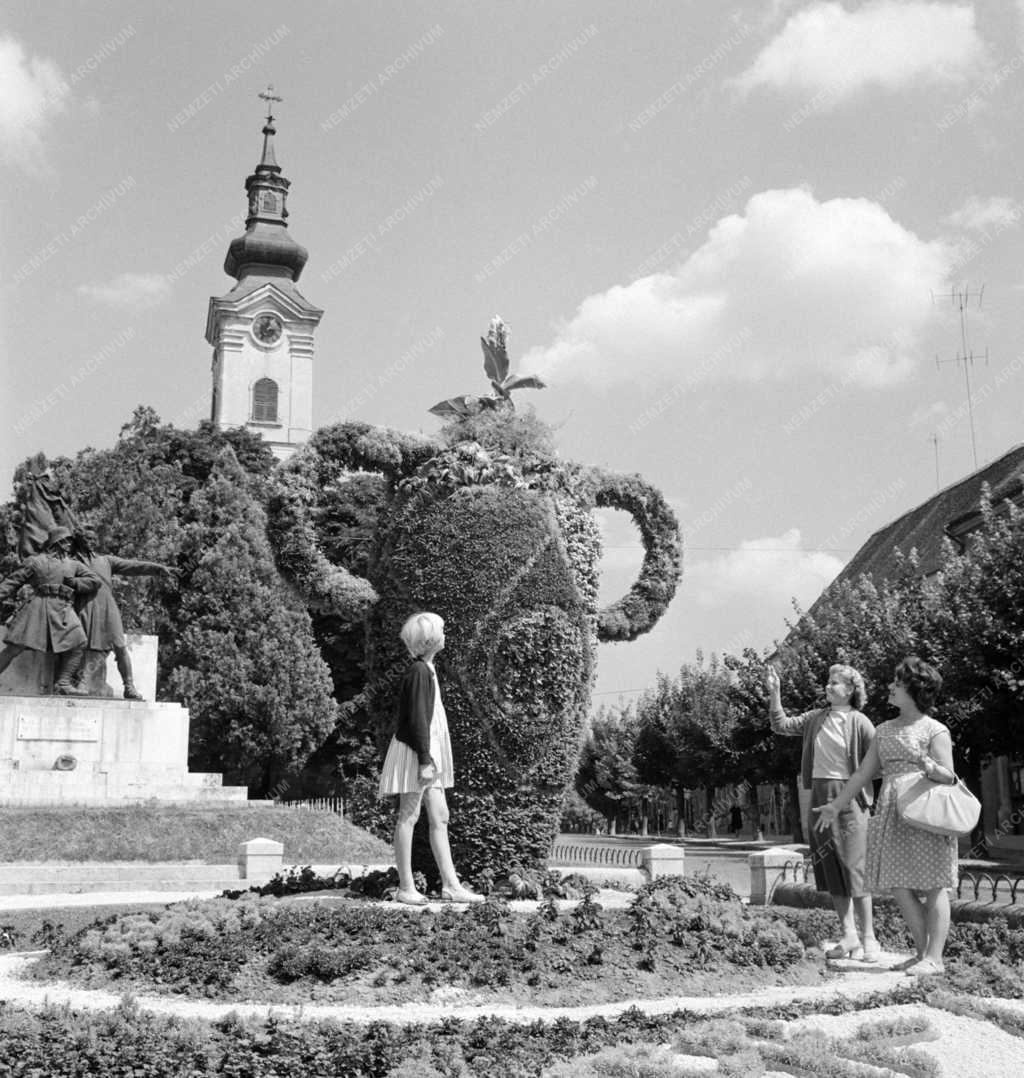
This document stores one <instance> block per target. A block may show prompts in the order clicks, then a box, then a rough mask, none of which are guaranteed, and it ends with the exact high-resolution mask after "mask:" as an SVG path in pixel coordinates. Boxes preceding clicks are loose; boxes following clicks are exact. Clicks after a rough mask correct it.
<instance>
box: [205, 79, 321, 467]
mask: <svg viewBox="0 0 1024 1078" xmlns="http://www.w3.org/2000/svg"><path fill="white" fill-rule="evenodd" d="M259 96H260V97H261V98H262V99H263V100H264V101H266V102H267V117H266V121H265V122H264V125H263V154H262V156H261V157H260V163H259V164H258V165H257V166H256V170H255V171H254V172H253V174H252V175H251V176H249V177H248V178H247V179H246V181H245V191H246V194H247V195H248V196H249V215H248V217H247V218H246V221H245V233H244V234H243V235H241V236H239V237H237V238H236V239H234V240H232V241H231V245H230V247H229V248H228V253H227V257H226V258H225V259H224V271H225V272H226V273H228V274H229V275H230V276H232V277H234V278H235V281H236V283H235V284H234V286H233V287H232V289H231V291H230V292H228V293H227V295H224V296H213V297H212V298H211V299H210V306H209V310H208V313H207V316H206V339H207V341H209V342H210V344H211V345H212V346H213V362H212V365H211V373H212V380H213V395H212V401H211V404H210V417H211V419H212V420H213V422H214V424H215V425H216V426H217V427H218V428H219V429H221V430H226V429H229V428H232V427H245V428H246V429H248V430H250V431H252V432H253V433H255V434H259V435H260V437H261V438H263V440H264V441H265V442H267V443H268V444H269V446H270V448H271V450H272V451H273V453H274V455H275V456H276V457H278V458H279V459H281V460H284V459H286V458H287V457H288V456H289V455H290V454H292V453H293V452H294V451H295V449H296V448H297V447H298V446H300V445H302V443H303V442H305V441H306V440H307V439H308V438H309V436H310V434H311V433H312V427H313V352H314V334H315V332H316V328H317V326H318V325H319V324H320V319H321V317H322V316H323V313H324V312H323V311H322V310H320V308H319V307H314V306H313V304H312V303H310V302H309V300H307V299H306V297H305V296H303V295H302V293H301V292H299V290H298V288H297V287H296V284H295V282H296V281H297V280H298V279H299V275H300V274H301V273H302V268H303V267H304V266H305V264H306V259H307V258H308V257H309V256H308V254H307V252H306V249H305V247H302V246H300V245H299V244H298V243H296V242H295V240H293V239H292V237H291V235H290V234H289V232H288V224H287V218H288V208H287V205H286V201H287V197H288V188H289V187H290V186H291V185H290V183H289V181H288V180H286V179H285V178H284V176H282V175H281V166H280V165H279V164H278V163H277V157H276V155H275V154H274V135H275V134H276V133H277V131H276V129H275V127H274V115H273V113H272V112H271V102H273V101H280V100H281V98H279V97H278V96H276V94H274V88H273V86H268V87H267V89H266V92H265V93H262V94H260V95H259Z"/></svg>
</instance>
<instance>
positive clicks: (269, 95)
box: [256, 82, 284, 124]
mask: <svg viewBox="0 0 1024 1078" xmlns="http://www.w3.org/2000/svg"><path fill="white" fill-rule="evenodd" d="M256 96H257V97H260V98H262V99H263V100H264V101H266V103H267V123H268V124H269V123H273V122H274V116H273V113H272V111H271V110H272V108H273V106H272V105H271V102H272V101H283V100H284V98H283V97H278V96H277V94H275V93H274V84H273V83H272V82H270V83H267V88H266V89H265V90H264V91H263V92H262V93H259V94H257V95H256Z"/></svg>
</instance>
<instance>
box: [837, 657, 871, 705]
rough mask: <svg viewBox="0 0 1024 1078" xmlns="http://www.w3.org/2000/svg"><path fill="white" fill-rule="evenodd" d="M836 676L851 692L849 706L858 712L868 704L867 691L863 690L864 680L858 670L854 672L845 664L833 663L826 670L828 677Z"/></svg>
mask: <svg viewBox="0 0 1024 1078" xmlns="http://www.w3.org/2000/svg"><path fill="white" fill-rule="evenodd" d="M833 674H838V675H839V676H840V677H841V678H842V679H843V681H845V682H846V684H847V685H849V686H850V688H851V689H852V690H853V691H852V692H851V693H850V704H851V705H852V706H853V707H855V708H856V709H857V710H858V711H860V709H861V708H862V707H863V706H864V705H865V704H866V703H867V702H868V691H867V689H865V688H864V678H863V677H862V676H861V673H860V671H859V670H855V669H854V668H853V667H852V666H847V664H846V663H834V664H833V665H832V666H830V667H829V668H828V676H829V677H831V676H832V675H833Z"/></svg>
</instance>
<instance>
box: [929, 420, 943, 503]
mask: <svg viewBox="0 0 1024 1078" xmlns="http://www.w3.org/2000/svg"><path fill="white" fill-rule="evenodd" d="M928 440H929V441H930V442H931V443H932V445H933V446H935V489H936V490H939V489H940V487H939V436H938V434H932V436H931V437H930V438H929V439H928Z"/></svg>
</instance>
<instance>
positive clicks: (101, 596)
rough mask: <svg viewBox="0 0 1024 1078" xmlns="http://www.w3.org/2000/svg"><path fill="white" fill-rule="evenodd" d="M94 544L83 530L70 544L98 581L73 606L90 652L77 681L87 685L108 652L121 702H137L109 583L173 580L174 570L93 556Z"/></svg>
mask: <svg viewBox="0 0 1024 1078" xmlns="http://www.w3.org/2000/svg"><path fill="white" fill-rule="evenodd" d="M95 542H96V536H95V533H94V532H93V531H92V530H91V529H89V528H85V529H82V530H81V531H78V532H76V533H75V535H74V538H73V543H72V553H73V554H74V556H75V557H76V558H77V559H78V560H79V561H80V562H81V563H82V564H83V565H85V566H86V567H88V569H89V570H90V571H91V572H93V573H95V574H96V576H97V577H99V580H100V586H99V588H98V589H97V590H96V591H94V592H91V593H89V594H83V595H81V596H79V597H78V599H77V600H76V602H75V607H76V609H77V611H78V616H79V618H80V619H81V621H82V628H83V629H84V630H85V637H86V644H85V646H86V648H87V649H88V650H89V652H90V655H89V660H88V664H87V667H86V669H85V670H84V671H83V672H82V677H81V680H82V681H84V682H85V683H88V681H89V679H90V678H89V676H90V674H91V673H92V670H93V669H94V667H95V664H97V663H103V662H106V654H107V652H108V651H111V650H112V651H113V652H114V661H115V662H116V663H117V672H118V673H119V674H120V675H121V680H122V681H123V682H124V698H125V699H126V700H141V699H143V697H142V694H141V693H140V692H139V691H138V689H136V688H135V679H134V674H133V672H132V661H131V658H130V657H129V655H128V646H127V643H126V641H125V635H124V625H123V624H122V622H121V611H120V610H119V609H118V606H117V602H116V601H115V599H114V592H113V589H112V587H111V584H112V579H113V576H114V574H115V573H118V574H120V575H121V576H151V575H153V574H156V573H162V574H164V575H165V576H168V577H170V576H173V574H174V570H173V569H171V568H170V567H169V566H167V565H160V564H159V563H158V562H155V561H138V560H136V559H133V558H119V557H117V556H116V555H114V554H97V553H95V552H94V551H93V549H92V548H93V544H94V543H95ZM83 691H84V690H83Z"/></svg>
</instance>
